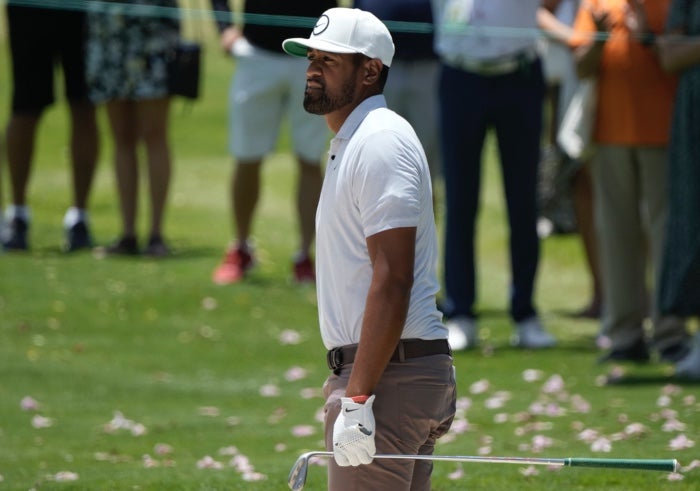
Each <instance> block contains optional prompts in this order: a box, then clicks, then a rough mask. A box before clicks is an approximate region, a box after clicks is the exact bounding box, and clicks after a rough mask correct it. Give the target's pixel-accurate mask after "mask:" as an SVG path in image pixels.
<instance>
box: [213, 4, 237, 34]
mask: <svg viewBox="0 0 700 491" xmlns="http://www.w3.org/2000/svg"><path fill="white" fill-rule="evenodd" d="M210 1H211V8H212V10H213V11H214V20H215V22H216V27H217V29H218V31H219V34H221V33H222V32H224V31H225V30H226V29H228V28H229V27H231V26H232V25H233V24H232V22H231V8H230V7H229V5H228V0H210Z"/></svg>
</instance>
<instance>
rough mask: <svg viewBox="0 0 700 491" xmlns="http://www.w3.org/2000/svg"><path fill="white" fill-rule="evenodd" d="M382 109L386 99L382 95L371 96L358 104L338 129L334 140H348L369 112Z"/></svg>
mask: <svg viewBox="0 0 700 491" xmlns="http://www.w3.org/2000/svg"><path fill="white" fill-rule="evenodd" d="M383 107H386V99H385V98H384V95H383V94H377V95H373V96H371V97H368V98H367V99H365V100H364V101H362V102H360V104H358V105H357V107H356V108H355V109H353V110H352V112H351V113H350V115H349V116H348V117H347V119H346V120H345V122H344V123H343V125H342V126H341V127H340V130H339V131H338V134H337V135H336V138H342V139H345V140H349V139H350V137H351V136H352V135H353V133H355V130H356V129H357V127H358V126H360V123H362V121H363V120H364V119H365V117H366V116H367V115H368V114H369V113H370V112H371V111H374V110H375V109H380V108H383Z"/></svg>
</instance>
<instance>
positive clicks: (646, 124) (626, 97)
mask: <svg viewBox="0 0 700 491" xmlns="http://www.w3.org/2000/svg"><path fill="white" fill-rule="evenodd" d="M627 1H628V0H586V1H584V2H583V3H582V6H581V8H580V9H579V12H578V14H577V16H576V21H575V23H574V29H575V31H576V32H577V35H575V36H574V39H572V41H571V44H572V46H573V47H577V46H581V45H583V44H586V43H588V42H590V33H592V32H595V25H594V23H593V19H592V17H591V14H590V11H589V10H588V8H587V4H588V5H590V6H592V7H594V8H603V9H606V10H608V11H609V12H610V19H611V21H612V29H611V32H610V38H609V39H608V41H607V42H606V43H605V47H604V48H603V54H602V57H601V61H600V67H599V69H598V106H597V113H596V124H595V131H594V136H593V137H594V140H595V142H596V143H600V144H609V145H634V146H644V145H652V146H659V145H666V144H667V143H668V137H669V130H670V125H671V113H672V107H673V99H674V96H675V90H676V77H675V76H673V75H670V74H668V73H666V72H664V71H663V70H662V68H661V65H660V64H659V59H658V57H657V55H656V53H655V52H654V50H653V48H651V47H647V46H644V45H642V44H641V43H640V42H638V41H637V40H635V39H633V37H632V35H631V32H630V30H629V28H628V27H627V25H626V13H625V12H626V10H627V8H628V7H627ZM670 3H671V0H646V1H645V2H644V10H645V11H646V14H647V19H648V25H649V29H650V30H651V31H652V32H654V33H655V34H661V33H663V30H664V24H665V22H666V15H667V13H668V9H669V6H670ZM586 33H587V34H588V36H587V35H586Z"/></svg>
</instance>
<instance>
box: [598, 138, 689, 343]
mask: <svg viewBox="0 0 700 491" xmlns="http://www.w3.org/2000/svg"><path fill="white" fill-rule="evenodd" d="M591 172H592V177H593V186H594V197H595V198H594V209H595V221H596V232H597V235H598V244H599V248H600V251H599V255H600V266H601V276H602V286H603V305H604V309H605V312H604V314H603V326H602V333H603V334H605V335H607V336H608V337H610V339H611V341H612V346H613V349H624V348H627V347H630V346H631V345H632V344H634V343H635V342H636V341H638V340H639V339H640V338H641V337H642V336H643V335H644V331H643V323H644V320H645V318H647V316H649V317H651V320H652V324H653V328H654V329H653V335H652V344H653V347H654V348H656V349H664V348H666V347H668V346H670V345H673V344H676V343H678V342H679V341H682V340H683V339H684V338H685V337H686V331H685V326H684V323H683V322H682V320H681V319H678V318H674V317H660V316H659V315H658V309H657V306H656V289H657V288H656V285H657V278H658V276H659V275H658V272H659V271H660V267H661V260H662V252H663V247H664V236H665V230H666V213H667V176H666V173H667V154H666V149H665V147H630V146H612V145H600V146H597V147H596V154H595V157H594V159H593V162H592V166H591ZM648 264H650V265H651V273H652V276H651V277H652V278H654V279H653V281H652V285H653V286H652V287H650V288H649V287H648V286H647V284H648V281H647V278H648V277H649V276H648V267H647V265H648Z"/></svg>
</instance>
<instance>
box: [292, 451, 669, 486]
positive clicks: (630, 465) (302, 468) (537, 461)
mask: <svg viewBox="0 0 700 491" xmlns="http://www.w3.org/2000/svg"><path fill="white" fill-rule="evenodd" d="M314 456H322V457H332V456H333V452H323V451H317V452H307V453H305V454H302V455H300V456H299V458H298V459H297V461H296V462H295V463H294V466H293V467H292V470H291V471H290V472H289V479H288V480H287V484H289V488H290V489H292V490H293V491H301V490H302V489H304V485H305V484H306V474H307V472H308V469H309V459H310V458H311V457H314ZM374 458H375V459H403V460H432V461H436V462H482V463H489V464H520V465H551V466H562V467H604V468H608V469H637V470H642V471H664V472H675V471H676V470H677V469H678V461H677V460H676V459H665V460H664V459H595V458H594V459H589V458H585V457H579V458H572V457H568V458H563V459H561V458H560V459H546V458H532V457H472V456H464V455H401V454H396V455H387V454H378V455H375V456H374Z"/></svg>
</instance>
